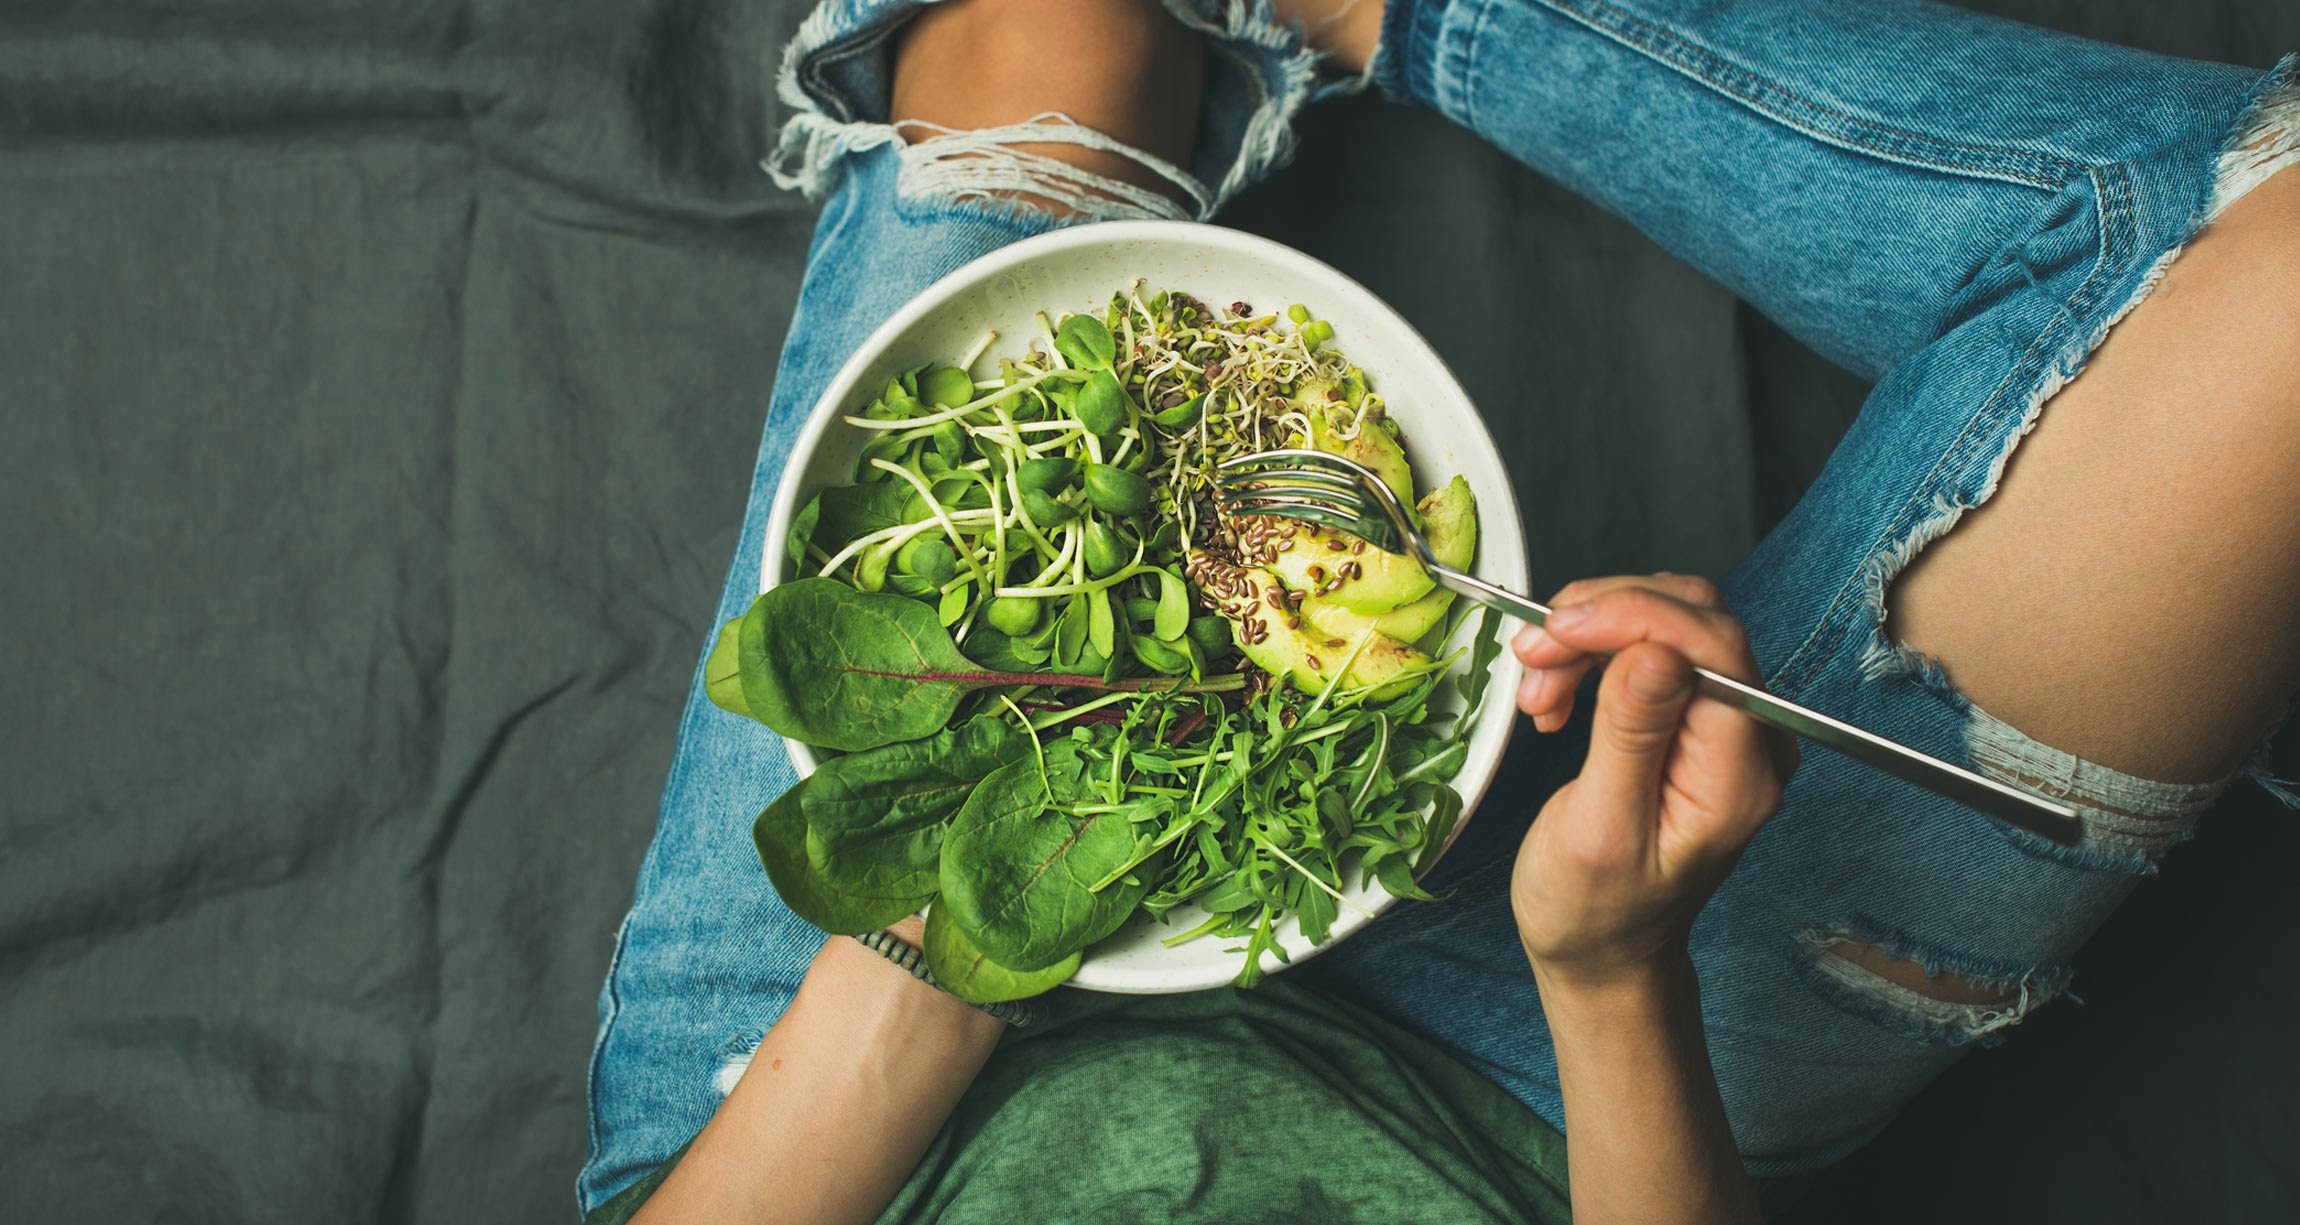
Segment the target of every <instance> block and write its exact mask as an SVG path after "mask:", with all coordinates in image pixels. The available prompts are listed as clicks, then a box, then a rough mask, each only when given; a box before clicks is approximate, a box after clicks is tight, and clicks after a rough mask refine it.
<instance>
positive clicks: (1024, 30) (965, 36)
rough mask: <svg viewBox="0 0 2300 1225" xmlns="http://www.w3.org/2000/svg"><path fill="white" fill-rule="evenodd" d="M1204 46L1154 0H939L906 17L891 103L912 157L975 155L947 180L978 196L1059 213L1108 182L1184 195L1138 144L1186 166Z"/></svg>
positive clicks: (1086, 208) (1099, 197) (1100, 198)
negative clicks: (1051, 38)
mask: <svg viewBox="0 0 2300 1225" xmlns="http://www.w3.org/2000/svg"><path fill="white" fill-rule="evenodd" d="M1049 29H1060V30H1061V31H1062V32H1063V37H1062V39H1061V45H1062V51H1061V53H1060V54H1051V55H1050V54H1048V53H1047V50H1046V48H1047V46H1048V43H1047V41H1046V32H1047V31H1048V30H1049ZM1202 55H1203V45H1202V40H1201V39H1200V38H1199V37H1198V36H1197V35H1196V34H1195V33H1193V32H1191V31H1190V30H1188V29H1185V28H1184V27H1183V26H1182V25H1181V23H1179V22H1178V21H1176V20H1175V19H1174V18H1173V17H1172V16H1171V15H1170V14H1168V13H1167V12H1166V11H1165V10H1164V8H1163V7H1162V6H1160V5H1159V4H1158V3H1157V0H947V2H946V3H942V4H936V5H931V6H929V7H927V8H926V9H925V10H923V11H921V12H920V13H919V14H918V15H917V16H916V17H914V18H912V19H911V20H910V21H909V22H908V23H907V24H906V25H905V26H904V27H903V30H902V33H901V36H900V39H899V41H898V43H897V45H896V49H895V57H894V80H893V90H892V97H891V99H890V103H889V109H890V113H891V115H892V116H893V119H894V122H895V124H896V126H897V129H898V130H900V131H901V132H902V134H903V135H904V137H905V138H906V139H909V140H911V141H913V142H914V147H916V148H918V149H919V150H920V152H921V154H922V157H924V158H926V159H927V160H935V159H940V160H942V161H944V162H954V163H955V162H973V163H976V164H973V165H962V166H958V167H957V175H956V177H957V178H958V179H959V181H961V182H967V181H971V182H973V183H974V184H975V185H976V186H978V187H982V188H984V189H985V191H984V194H989V195H996V196H999V197H1002V198H1006V199H1013V200H1018V201H1022V202H1025V203H1031V204H1035V205H1037V206H1039V207H1044V208H1047V209H1049V210H1050V211H1054V212H1057V213H1065V214H1067V213H1078V212H1091V211H1094V210H1093V208H1092V206H1093V205H1095V204H1098V203H1103V202H1107V201H1108V199H1109V198H1110V197H1112V196H1113V195H1114V194H1115V195H1123V194H1124V193H1114V192H1112V191H1111V190H1110V189H1109V187H1108V186H1107V184H1110V183H1117V184H1125V185H1128V186H1130V187H1132V188H1135V189H1139V190H1143V191H1149V192H1155V193H1157V194H1159V195H1161V196H1163V197H1165V198H1167V199H1169V200H1177V201H1182V202H1184V203H1188V202H1189V201H1188V200H1187V198H1186V195H1185V187H1184V185H1183V184H1182V183H1180V182H1178V181H1177V180H1176V179H1175V178H1174V176H1173V175H1172V174H1170V173H1168V172H1166V171H1164V170H1161V169H1160V168H1158V167H1157V166H1155V165H1153V164H1152V163H1151V162H1149V161H1147V160H1145V159H1144V158H1143V157H1141V156H1138V155H1139V154H1148V155H1150V157H1151V158H1155V159H1157V160H1159V161H1162V162H1165V163H1168V164H1169V165H1171V166H1183V165H1187V163H1188V161H1189V157H1190V150H1191V144H1192V139H1193V136H1194V134H1195V131H1196V128H1197V122H1198V101H1199V84H1200V80H1201V78H1202V74H1203V71H1204V68H1203V63H1202ZM1040 131H1043V133H1044V138H1043V139H1031V137H1034V136H1036V135H1038V133H1039V132H1040ZM985 133H988V134H992V137H991V139H989V140H987V141H984V140H974V139H972V138H974V137H975V136H977V134H985ZM937 142H949V143H948V144H946V145H944V146H943V147H942V148H940V149H935V148H934V146H935V145H936V143H937ZM1072 172H1082V173H1072ZM1031 184H1037V185H1038V186H1039V189H1038V190H1032V188H1031V186H1030V185H1031Z"/></svg>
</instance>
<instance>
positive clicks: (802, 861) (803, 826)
mask: <svg viewBox="0 0 2300 1225" xmlns="http://www.w3.org/2000/svg"><path fill="white" fill-rule="evenodd" d="M813 781H814V780H812V779H807V780H804V781H802V782H800V783H799V785H798V786H796V787H793V788H791V789H790V790H789V791H786V792H784V793H783V794H782V795H781V796H780V797H778V798H777V799H776V800H775V802H774V803H772V804H769V805H767V808H766V811H765V812H762V813H760V814H759V819H758V820H757V821H755V822H753V823H752V825H751V840H752V841H753V842H754V843H756V844H757V845H758V848H759V863H760V864H762V865H764V866H765V868H766V869H767V879H768V880H769V881H771V882H773V884H774V886H775V895H776V896H778V897H780V898H781V899H782V900H783V905H785V906H788V907H790V910H791V913H792V914H795V915H797V916H798V917H800V918H802V919H805V920H806V921H807V922H809V923H812V924H814V925H815V926H816V927H819V928H821V929H822V930H824V931H826V932H829V933H831V934H832V935H834V936H851V935H855V934H857V933H860V932H867V931H874V930H876V929H878V928H881V927H885V926H886V925H887V924H889V923H893V922H895V921H896V920H898V919H901V918H902V917H903V916H904V915H908V914H915V913H917V912H918V908H919V907H921V906H924V905H926V904H927V903H928V902H930V901H932V900H934V889H935V881H936V876H935V874H934V873H933V872H921V871H919V870H918V869H915V868H905V867H899V866H893V865H887V864H874V863H869V862H867V861H862V860H858V859H853V858H852V857H849V858H848V859H846V860H843V861H840V860H835V859H834V860H833V861H832V862H830V863H824V862H821V861H820V859H819V858H818V856H817V854H816V851H817V848H818V847H819V846H820V844H819V843H817V842H816V841H815V839H814V837H813V834H812V831H810V830H809V829H808V828H807V822H806V817H805V816H804V815H803V805H804V803H805V795H806V792H807V790H808V787H809V785H810V784H811V783H812V782H813Z"/></svg>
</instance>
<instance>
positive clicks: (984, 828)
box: [942, 741, 1147, 971]
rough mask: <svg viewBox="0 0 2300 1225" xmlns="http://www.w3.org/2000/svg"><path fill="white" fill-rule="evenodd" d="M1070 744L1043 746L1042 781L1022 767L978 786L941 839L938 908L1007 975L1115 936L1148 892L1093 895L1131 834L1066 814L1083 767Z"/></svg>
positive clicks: (1112, 823)
mask: <svg viewBox="0 0 2300 1225" xmlns="http://www.w3.org/2000/svg"><path fill="white" fill-rule="evenodd" d="M1073 744H1074V742H1072V741H1063V742H1059V743H1058V744H1056V745H1054V746H1051V747H1049V748H1048V750H1047V754H1046V756H1047V771H1046V773H1044V774H1041V773H1040V771H1039V769H1038V763H1037V762H1035V761H1021V762H1016V763H1015V764H1013V765H1010V766H1004V767H1001V768H1000V769H999V770H998V771H997V772H996V773H993V774H992V775H991V776H990V777H988V778H986V779H984V780H982V785H981V786H979V787H976V788H975V789H974V794H973V795H970V796H968V797H967V801H966V806H965V807H963V808H961V809H960V810H959V812H958V816H957V817H956V818H954V819H953V820H952V821H951V824H950V829H949V831H948V832H947V833H946V834H944V835H943V842H942V886H943V902H942V905H943V907H944V908H947V909H948V910H949V912H950V918H951V921H952V922H954V923H956V924H957V925H958V926H959V928H960V929H961V930H963V931H964V932H965V933H966V936H967V938H968V939H969V940H970V941H972V942H973V944H974V945H975V946H976V947H978V948H980V949H981V950H982V951H983V952H985V953H987V954H988V955H989V956H990V957H991V958H992V959H993V960H995V961H997V962H998V963H999V964H1000V965H1003V966H1007V967H1010V968H1012V969H1015V970H1024V971H1028V970H1042V969H1045V968H1047V967H1049V966H1052V965H1054V964H1056V963H1058V962H1060V961H1061V960H1062V959H1064V958H1066V957H1068V956H1070V955H1071V954H1073V953H1075V952H1077V951H1078V950H1080V949H1082V948H1085V947H1086V946H1087V945H1089V944H1092V943H1094V942H1095V941H1097V940H1100V939H1101V938H1103V937H1104V936H1107V935H1109V934H1110V933H1111V932H1114V931H1116V930H1118V925H1119V924H1121V923H1124V922H1125V921H1126V916H1127V915H1129V914H1132V913H1133V912H1134V905H1135V903H1136V902H1138V901H1140V900H1141V898H1142V895H1143V894H1144V893H1145V892H1147V887H1146V886H1145V885H1142V884H1139V883H1137V884H1128V883H1127V882H1126V881H1124V880H1120V881H1118V882H1117V883H1115V884H1112V885H1110V886H1109V887H1107V888H1105V889H1103V890H1102V891H1100V892H1096V891H1095V890H1094V888H1093V886H1094V884H1095V883H1096V882H1098V881H1100V880H1102V879H1103V878H1104V877H1105V876H1107V875H1109V874H1110V873H1111V872H1112V871H1113V870H1114V869H1116V868H1118V867H1120V866H1121V865H1123V864H1124V863H1125V862H1126V861H1127V859H1128V858H1130V857H1131V856H1132V854H1133V851H1134V832H1133V829H1132V827H1131V826H1130V824H1129V823H1128V822H1127V820H1126V818H1125V817H1124V816H1123V815H1120V814H1115V813H1107V812H1094V813H1083V814H1082V813H1076V812H1072V811H1069V809H1070V808H1071V803H1072V801H1073V799H1074V798H1075V797H1076V796H1077V795H1078V794H1079V791H1080V790H1081V787H1080V782H1081V779H1080V774H1081V773H1082V770H1083V763H1080V762H1078V759H1077V754H1076V752H1075V750H1074V749H1073V748H1072V745H1073ZM1065 751H1067V756H1068V758H1069V762H1068V763H1067V764H1066V763H1065V762H1064V761H1063V760H1062V758H1063V756H1064V753H1065Z"/></svg>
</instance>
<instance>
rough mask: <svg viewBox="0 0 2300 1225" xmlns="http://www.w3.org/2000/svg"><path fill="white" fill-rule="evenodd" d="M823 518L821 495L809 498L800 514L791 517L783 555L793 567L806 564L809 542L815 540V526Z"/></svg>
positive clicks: (784, 540)
mask: <svg viewBox="0 0 2300 1225" xmlns="http://www.w3.org/2000/svg"><path fill="white" fill-rule="evenodd" d="M822 517H823V495H821V494H819V493H818V494H816V495H815V496H813V497H811V498H808V499H807V504H806V505H805V506H802V507H800V508H799V513H798V514H796V515H793V516H792V517H791V531H790V534H789V535H788V536H785V537H784V538H783V554H784V556H786V557H789V558H790V559H791V563H792V564H793V565H804V564H806V558H807V542H808V541H810V540H812V539H814V535H815V524H817V523H819V522H821V520H822Z"/></svg>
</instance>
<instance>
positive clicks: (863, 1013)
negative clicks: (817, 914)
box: [807, 937, 1006, 1046]
mask: <svg viewBox="0 0 2300 1225" xmlns="http://www.w3.org/2000/svg"><path fill="white" fill-rule="evenodd" d="M807 978H808V981H809V982H810V983H813V982H814V981H815V980H816V979H818V978H820V979H821V980H822V986H823V988H824V989H825V993H826V994H829V995H833V996H835V997H836V998H837V1001H838V1002H839V1003H840V1005H841V1006H842V1008H843V1010H845V1011H846V1012H847V1013H848V1014H849V1015H850V1016H852V1017H853V1018H854V1019H855V1021H856V1023H857V1024H858V1025H859V1026H865V1027H868V1029H869V1030H870V1031H871V1032H872V1033H874V1034H876V1033H878V1032H881V1031H884V1032H886V1033H888V1034H889V1036H890V1037H891V1038H892V1039H893V1040H895V1041H899V1042H902V1043H904V1044H906V1045H910V1046H916V1045H918V1044H919V1043H921V1042H922V1041H931V1040H934V1039H937V1038H944V1039H948V1040H950V1041H952V1042H955V1043H958V1044H960V1045H971V1044H974V1043H978V1042H979V1043H995V1042H997V1040H998V1036H999V1035H1000V1034H1001V1033H1003V1032H1005V1029H1006V1023H1005V1022H1003V1021H1001V1020H999V1019H998V1018H996V1017H993V1016H991V1015H989V1014H988V1013H985V1012H983V1011H982V1010H981V1009H979V1008H976V1007H975V1006H974V1005H972V1004H969V1003H967V1002H966V1001H965V1000H962V999H959V998H958V997H957V996H954V995H952V994H950V993H949V992H947V991H944V990H942V989H941V988H939V987H936V986H934V985H932V984H930V983H926V982H923V981H921V980H920V979H918V978H917V977H915V976H914V975H912V974H911V972H910V971H908V970H906V969H904V968H903V967H901V966H899V965H896V964H895V963H893V962H891V961H889V960H887V959H886V958H885V957H884V956H881V955H880V954H879V953H877V952H876V951H874V950H872V949H870V948H867V947H865V946H864V945H862V944H861V943H859V942H857V941H854V940H849V939H846V938H845V937H839V938H836V939H833V940H830V941H829V942H827V943H825V944H824V945H823V949H822V952H820V953H817V954H816V955H815V963H814V967H813V969H812V970H811V971H810V972H809V973H808V975H807Z"/></svg>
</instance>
